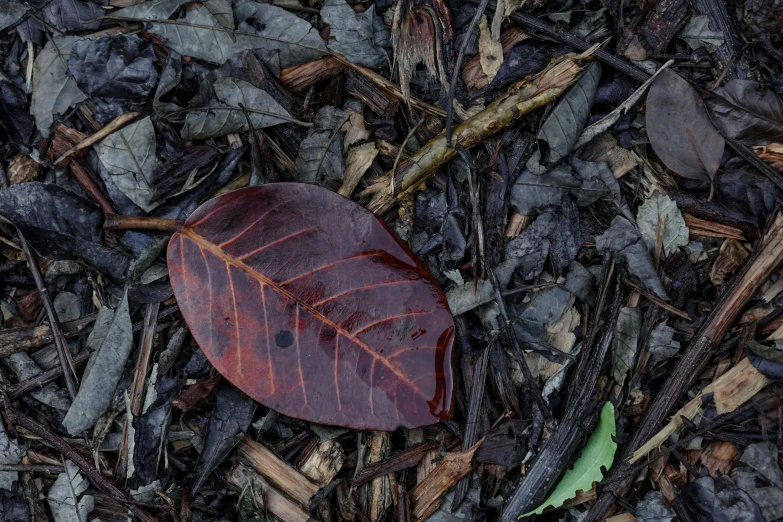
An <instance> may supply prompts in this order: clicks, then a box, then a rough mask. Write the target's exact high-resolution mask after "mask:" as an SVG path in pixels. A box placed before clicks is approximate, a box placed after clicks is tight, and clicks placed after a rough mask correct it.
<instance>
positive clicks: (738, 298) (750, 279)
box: [585, 209, 783, 522]
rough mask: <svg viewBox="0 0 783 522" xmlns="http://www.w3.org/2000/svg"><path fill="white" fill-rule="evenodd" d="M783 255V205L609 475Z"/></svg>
mask: <svg viewBox="0 0 783 522" xmlns="http://www.w3.org/2000/svg"><path fill="white" fill-rule="evenodd" d="M781 261H783V213H781V211H780V209H778V210H777V211H776V212H775V215H774V216H773V218H772V219H771V220H770V224H769V226H768V227H767V230H766V233H765V234H764V237H763V238H762V240H761V241H760V243H759V245H758V247H757V248H756V251H755V253H754V254H753V256H751V257H750V258H749V259H748V261H747V262H746V263H745V267H744V269H743V270H742V272H740V273H739V274H737V275H736V276H735V277H734V280H733V282H732V286H731V289H730V290H729V291H728V292H726V294H724V296H723V297H722V298H721V300H720V301H719V302H718V303H717V304H716V306H715V308H714V309H713V311H712V313H711V314H710V316H709V317H708V318H707V320H706V321H705V323H704V326H703V327H702V329H701V330H700V331H699V332H698V333H697V334H696V335H695V336H694V338H693V340H692V341H691V343H690V344H689V345H688V348H687V349H686V350H685V353H684V354H683V356H682V357H681V358H680V359H679V361H678V362H677V364H676V366H675V367H674V370H673V371H672V372H671V373H669V376H668V378H667V379H666V382H664V383H663V384H662V385H661V387H660V390H662V391H661V392H660V393H658V394H657V395H656V396H655V398H654V399H653V401H652V403H651V404H650V407H649V408H648V410H647V414H646V415H645V416H644V418H643V419H642V421H641V422H640V423H639V425H638V426H637V428H636V430H635V431H634V433H633V435H632V437H631V438H630V440H629V441H628V443H627V444H626V445H625V447H624V448H623V453H622V456H621V458H620V459H618V462H619V464H618V465H616V466H615V467H614V468H612V471H611V472H610V475H609V477H608V478H615V477H617V476H618V475H619V476H626V475H625V473H626V472H627V470H628V468H629V467H630V463H628V462H627V459H628V458H630V457H631V455H632V454H633V453H634V452H635V451H636V450H637V449H638V448H639V447H641V446H642V444H643V443H645V442H646V441H647V440H648V439H650V438H651V437H652V436H653V435H654V434H655V433H656V432H657V431H658V429H659V427H660V426H661V424H662V423H663V421H664V420H665V419H666V417H667V415H668V414H669V412H670V411H671V410H672V409H673V408H674V406H675V405H676V404H677V402H678V401H679V400H680V397H681V396H682V395H683V394H684V393H685V392H686V391H687V389H688V387H689V386H690V385H691V382H693V380H694V379H695V378H697V377H698V376H699V375H700V374H701V370H702V369H703V368H704V365H705V364H707V362H708V361H709V359H710V357H709V355H710V353H711V352H712V350H713V349H714V347H715V346H717V345H718V344H719V343H720V341H721V339H723V336H724V334H725V333H726V330H728V328H729V326H730V325H731V323H733V322H734V320H735V319H736V317H737V316H738V315H739V313H740V312H741V311H742V309H743V308H744V307H745V305H746V303H747V302H748V300H749V299H750V298H751V297H752V296H753V294H755V293H756V291H757V290H758V288H759V287H760V286H761V285H762V284H763V283H764V282H765V281H766V280H767V279H768V278H769V276H770V275H771V274H772V273H773V272H774V270H775V269H776V268H777V267H778V265H780V263H781ZM629 487H630V481H629V480H628V479H626V480H623V481H618V482H616V483H614V484H612V486H611V487H609V488H607V489H606V491H605V492H603V493H602V494H601V495H600V496H599V497H598V499H597V500H596V502H595V504H593V507H592V508H591V509H590V511H589V512H588V514H587V517H586V519H585V520H586V521H589V522H598V521H599V520H603V518H604V515H605V514H606V512H607V511H608V510H609V508H610V507H611V506H612V504H613V503H614V499H615V496H623V494H625V493H626V492H627V491H628V488H629Z"/></svg>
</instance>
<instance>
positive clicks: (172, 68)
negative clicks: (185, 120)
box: [152, 50, 182, 116]
mask: <svg viewBox="0 0 783 522" xmlns="http://www.w3.org/2000/svg"><path fill="white" fill-rule="evenodd" d="M181 77H182V56H180V54H179V53H178V52H177V51H174V50H170V51H169V59H168V61H167V62H166V67H164V68H163V72H162V73H160V81H159V82H158V87H157V89H156V90H155V97H154V98H153V100H152V107H153V109H155V114H157V115H158V116H166V115H169V114H171V113H172V112H174V111H177V110H179V109H180V107H179V106H178V105H177V104H176V103H172V102H164V101H162V100H161V98H162V97H163V96H165V95H166V94H168V93H169V92H171V91H172V90H174V89H176V88H177V86H178V85H179V80H180V78H181Z"/></svg>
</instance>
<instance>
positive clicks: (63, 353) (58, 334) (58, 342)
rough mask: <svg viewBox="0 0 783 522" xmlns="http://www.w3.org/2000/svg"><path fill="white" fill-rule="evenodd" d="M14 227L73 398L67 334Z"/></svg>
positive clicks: (0, 181) (0, 177) (1, 173)
mask: <svg viewBox="0 0 783 522" xmlns="http://www.w3.org/2000/svg"><path fill="white" fill-rule="evenodd" d="M0 185H2V188H4V189H6V188H8V178H7V177H6V174H5V168H3V166H2V165H0ZM14 228H16V234H17V235H18V236H19V244H20V245H21V246H22V251H23V252H24V255H25V257H26V258H27V264H28V265H29V267H30V272H31V273H32V274H33V279H34V280H35V286H36V288H38V293H39V294H40V295H41V302H42V303H43V306H44V310H46V316H47V317H48V319H49V325H50V326H51V328H52V334H53V336H54V345H55V346H56V348H57V355H58V358H59V359H60V367H61V368H62V372H63V376H64V377H65V386H66V388H67V389H68V395H70V396H71V399H73V398H74V397H76V391H77V387H76V368H75V367H74V364H73V360H72V359H71V352H70V350H69V349H68V343H66V342H65V336H64V335H63V332H62V330H60V322H59V321H58V320H57V312H55V310H54V303H52V298H51V297H50V296H49V291H48V290H47V289H46V283H45V282H44V278H43V275H41V269H40V268H39V267H38V257H37V256H36V254H35V252H34V251H33V249H32V248H31V247H30V244H29V243H28V242H27V240H26V239H25V238H24V236H23V235H22V231H21V230H19V228H18V227H14Z"/></svg>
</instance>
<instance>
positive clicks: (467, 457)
mask: <svg viewBox="0 0 783 522" xmlns="http://www.w3.org/2000/svg"><path fill="white" fill-rule="evenodd" d="M482 442H484V439H481V440H480V441H478V442H477V443H476V444H474V445H473V447H472V448H470V449H469V450H467V451H454V452H451V453H447V454H446V455H445V456H444V457H443V458H442V459H441V460H440V462H438V464H437V466H435V469H434V470H433V471H432V473H430V474H429V475H428V476H427V478H426V479H424V480H423V481H421V482H419V483H418V484H416V487H414V488H413V489H412V490H411V491H410V493H409V494H408V498H409V499H410V503H411V520H412V522H420V521H423V520H425V519H426V518H427V517H429V516H430V515H431V514H433V513H434V512H435V510H436V509H438V506H440V503H441V502H443V497H444V496H445V495H446V492H447V491H448V490H450V489H451V488H452V487H454V485H455V484H456V483H457V482H459V480H460V479H461V478H462V477H464V476H465V475H467V474H468V473H470V471H471V469H472V465H471V462H472V461H473V454H474V453H476V450H477V449H478V448H479V446H481V443H482Z"/></svg>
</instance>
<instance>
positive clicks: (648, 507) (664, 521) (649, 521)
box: [636, 491, 677, 522]
mask: <svg viewBox="0 0 783 522" xmlns="http://www.w3.org/2000/svg"><path fill="white" fill-rule="evenodd" d="M675 516H677V515H676V513H675V512H674V511H673V510H672V509H671V508H668V507H666V505H665V504H664V503H663V495H662V494H661V492H660V491H648V492H647V494H646V495H645V496H644V498H643V499H642V500H640V501H639V503H638V504H637V505H636V522H671V521H672V520H674V517H675Z"/></svg>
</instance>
